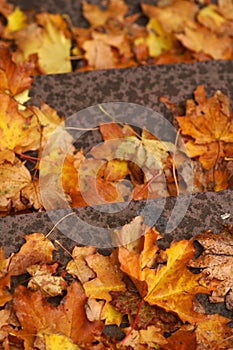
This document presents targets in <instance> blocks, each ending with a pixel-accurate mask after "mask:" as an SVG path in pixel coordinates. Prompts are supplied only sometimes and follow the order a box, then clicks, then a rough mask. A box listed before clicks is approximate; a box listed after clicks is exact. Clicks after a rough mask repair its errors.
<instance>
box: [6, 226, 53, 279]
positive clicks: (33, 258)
mask: <svg viewBox="0 0 233 350" xmlns="http://www.w3.org/2000/svg"><path fill="white" fill-rule="evenodd" d="M24 239H25V240H26V243H24V245H23V246H22V247H21V248H20V250H19V252H18V253H15V254H13V255H12V256H11V258H10V263H9V272H10V273H11V275H13V276H18V275H21V274H23V273H26V272H27V268H28V267H30V266H31V265H35V264H38V263H48V262H52V258H53V251H54V250H55V247H54V246H53V244H52V243H51V242H50V241H49V239H48V238H46V237H45V236H44V235H43V233H39V232H35V233H32V234H30V235H27V236H24Z"/></svg>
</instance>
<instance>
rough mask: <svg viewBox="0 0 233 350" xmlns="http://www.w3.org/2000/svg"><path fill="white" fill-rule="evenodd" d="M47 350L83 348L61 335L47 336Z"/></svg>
mask: <svg viewBox="0 0 233 350" xmlns="http://www.w3.org/2000/svg"><path fill="white" fill-rule="evenodd" d="M44 339H45V346H46V350H81V348H80V347H79V346H78V345H76V344H74V343H72V342H71V341H70V339H69V338H67V337H65V336H64V335H60V334H48V335H47V334H45V336H44Z"/></svg>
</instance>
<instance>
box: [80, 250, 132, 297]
mask: <svg viewBox="0 0 233 350" xmlns="http://www.w3.org/2000/svg"><path fill="white" fill-rule="evenodd" d="M85 260H86V262H87V264H88V266H89V267H90V268H91V269H92V270H93V271H94V272H95V273H96V278H94V279H92V280H90V281H88V282H86V283H84V284H83V288H84V290H85V293H86V295H87V296H88V297H89V298H95V299H104V300H106V301H110V300H111V295H110V294H109V292H111V291H124V290H125V289H126V286H125V283H124V282H123V281H122V277H123V274H122V272H121V271H120V267H119V263H118V259H117V253H116V251H113V252H112V254H111V255H110V256H103V255H100V254H98V253H96V254H94V255H89V256H87V257H86V258H85Z"/></svg>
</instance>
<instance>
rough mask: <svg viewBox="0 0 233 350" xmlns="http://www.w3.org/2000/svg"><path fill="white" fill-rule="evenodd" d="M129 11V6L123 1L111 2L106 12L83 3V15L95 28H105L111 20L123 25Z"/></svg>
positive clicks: (85, 2)
mask: <svg viewBox="0 0 233 350" xmlns="http://www.w3.org/2000/svg"><path fill="white" fill-rule="evenodd" d="M127 11H128V6H127V5H126V4H125V2H124V1H123V0H110V2H109V6H108V8H107V9H106V10H101V9H100V8H99V7H98V6H96V5H92V4H89V3H88V2H87V1H83V15H84V17H85V18H86V19H87V20H88V22H89V23H90V24H91V25H92V26H94V27H98V26H103V25H104V24H105V23H106V22H107V21H108V20H110V19H114V20H117V21H119V22H122V23H123V21H124V16H125V15H126V13H127Z"/></svg>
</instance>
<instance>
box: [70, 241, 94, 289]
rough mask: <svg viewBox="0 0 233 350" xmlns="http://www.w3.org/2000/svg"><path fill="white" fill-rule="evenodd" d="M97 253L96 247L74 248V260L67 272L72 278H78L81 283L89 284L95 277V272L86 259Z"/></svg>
mask: <svg viewBox="0 0 233 350" xmlns="http://www.w3.org/2000/svg"><path fill="white" fill-rule="evenodd" d="M95 252H96V248H95V247H91V246H89V247H74V249H73V251H72V257H73V259H72V260H71V261H69V262H68V264H67V266H66V271H67V272H68V273H70V274H71V275H72V276H76V277H77V278H78V279H79V281H80V282H81V283H85V282H87V281H88V280H89V279H92V278H94V277H95V273H94V271H93V270H92V269H91V268H90V267H89V266H88V264H87V262H86V260H85V258H86V257H87V256H89V255H93V254H95Z"/></svg>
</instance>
